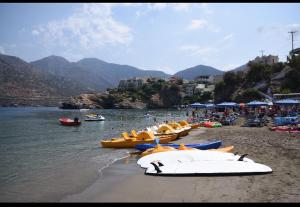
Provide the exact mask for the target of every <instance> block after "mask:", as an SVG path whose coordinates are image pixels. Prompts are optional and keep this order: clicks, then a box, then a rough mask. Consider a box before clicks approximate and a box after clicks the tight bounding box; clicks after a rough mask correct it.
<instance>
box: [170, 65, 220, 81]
mask: <svg viewBox="0 0 300 207" xmlns="http://www.w3.org/2000/svg"><path fill="white" fill-rule="evenodd" d="M223 73H224V72H223V71H221V70H218V69H216V68H213V67H210V66H206V65H197V66H195V67H192V68H188V69H185V70H182V71H179V72H177V73H175V74H174V76H176V77H180V78H183V79H186V80H194V79H195V78H196V77H197V76H199V75H222V74H223Z"/></svg>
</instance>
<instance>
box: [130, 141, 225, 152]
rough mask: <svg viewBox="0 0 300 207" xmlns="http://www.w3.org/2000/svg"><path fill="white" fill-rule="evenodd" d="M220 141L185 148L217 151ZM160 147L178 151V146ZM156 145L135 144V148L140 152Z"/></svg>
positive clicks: (188, 145)
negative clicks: (172, 148)
mask: <svg viewBox="0 0 300 207" xmlns="http://www.w3.org/2000/svg"><path fill="white" fill-rule="evenodd" d="M221 144H222V141H214V142H208V143H202V144H185V146H186V147H192V148H197V149H201V150H207V149H217V148H219V147H220V146H221ZM160 145H161V146H169V147H174V148H176V149H178V147H179V144H160ZM155 146H156V144H137V145H135V148H136V149H138V150H140V151H145V150H146V149H149V148H153V147H155Z"/></svg>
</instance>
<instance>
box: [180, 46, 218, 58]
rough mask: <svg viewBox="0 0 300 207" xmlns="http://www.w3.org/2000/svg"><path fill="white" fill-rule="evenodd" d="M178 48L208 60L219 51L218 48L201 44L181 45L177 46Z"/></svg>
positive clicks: (190, 54)
mask: <svg viewBox="0 0 300 207" xmlns="http://www.w3.org/2000/svg"><path fill="white" fill-rule="evenodd" d="M179 50H181V51H183V52H185V53H186V54H188V55H189V56H196V57H199V58H200V59H201V60H203V61H207V60H209V59H210V58H212V57H214V56H216V55H217V53H218V52H219V49H218V48H216V47H212V46H202V45H182V46H180V47H179Z"/></svg>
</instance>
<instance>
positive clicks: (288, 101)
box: [275, 99, 300, 106]
mask: <svg viewBox="0 0 300 207" xmlns="http://www.w3.org/2000/svg"><path fill="white" fill-rule="evenodd" d="M275 104H276V105H286V106H288V105H297V104H300V101H299V100H294V99H282V100H279V101H275Z"/></svg>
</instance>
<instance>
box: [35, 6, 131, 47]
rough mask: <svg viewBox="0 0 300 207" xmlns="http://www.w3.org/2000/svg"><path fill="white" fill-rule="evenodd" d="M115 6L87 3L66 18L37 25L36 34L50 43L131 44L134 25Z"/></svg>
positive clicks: (69, 45)
mask: <svg viewBox="0 0 300 207" xmlns="http://www.w3.org/2000/svg"><path fill="white" fill-rule="evenodd" d="M127 6H129V5H127ZM111 7H112V5H111V4H95V3H88V4H84V5H83V6H82V7H81V8H80V9H79V10H77V11H76V12H75V13H74V14H72V15H71V16H69V17H68V18H66V19H62V20H58V21H50V22H49V23H48V24H47V25H40V26H37V27H36V28H34V29H33V30H32V34H33V35H34V36H36V37H40V38H41V39H42V42H43V43H44V44H46V45H47V46H50V47H53V46H61V47H64V48H67V47H68V48H69V47H72V48H77V47H78V46H79V47H81V48H84V49H94V48H99V47H102V46H104V45H108V44H109V45H117V44H118V45H119V44H121V45H127V44H129V43H130V42H131V41H132V39H133V37H132V34H131V29H130V28H129V27H128V26H126V25H124V24H122V23H120V22H118V21H116V20H115V19H114V18H113V17H112V14H111Z"/></svg>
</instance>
